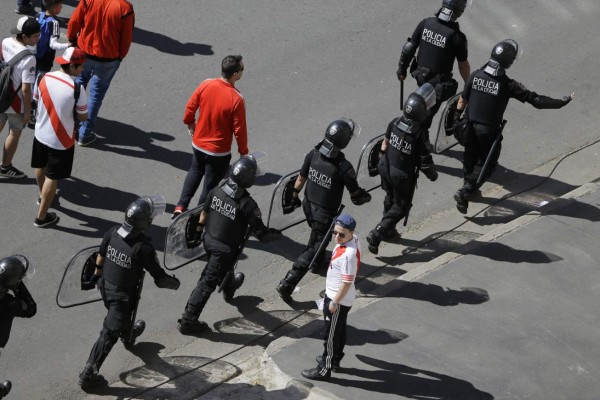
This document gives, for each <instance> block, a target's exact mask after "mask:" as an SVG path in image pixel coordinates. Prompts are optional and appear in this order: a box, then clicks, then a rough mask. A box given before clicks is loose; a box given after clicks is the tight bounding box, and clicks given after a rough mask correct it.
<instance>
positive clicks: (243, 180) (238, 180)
mask: <svg viewBox="0 0 600 400" xmlns="http://www.w3.org/2000/svg"><path fill="white" fill-rule="evenodd" d="M256 170H257V164H256V160H255V159H254V158H253V157H249V156H243V157H242V158H240V159H239V160H237V161H236V162H235V164H233V166H232V167H231V176H230V178H231V180H232V181H233V182H234V183H235V184H237V185H238V186H240V187H243V188H244V189H248V188H249V187H251V186H252V185H254V180H255V179H256Z"/></svg>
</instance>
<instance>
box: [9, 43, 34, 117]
mask: <svg viewBox="0 0 600 400" xmlns="http://www.w3.org/2000/svg"><path fill="white" fill-rule="evenodd" d="M23 50H27V47H25V45H24V44H22V43H21V42H18V41H17V40H16V39H15V38H12V37H8V38H6V39H4V40H3V41H2V59H3V60H4V62H8V61H10V60H11V59H12V58H13V57H14V56H16V55H17V54H19V53H20V52H21V51H23ZM35 64H36V61H35V56H34V55H33V54H32V55H30V56H27V57H25V58H23V59H22V60H21V61H19V62H18V63H17V65H15V67H14V68H13V73H12V78H11V81H12V84H13V89H14V90H17V89H19V91H18V93H17V96H15V98H14V99H13V102H12V104H11V106H10V108H9V109H8V110H6V112H7V113H18V114H22V113H23V112H24V111H25V108H24V105H23V91H22V90H21V84H22V83H31V87H32V89H33V83H34V82H35Z"/></svg>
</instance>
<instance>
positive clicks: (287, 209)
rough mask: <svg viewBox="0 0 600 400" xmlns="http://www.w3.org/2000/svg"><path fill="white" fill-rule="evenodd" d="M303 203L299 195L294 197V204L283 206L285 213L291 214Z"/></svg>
mask: <svg viewBox="0 0 600 400" xmlns="http://www.w3.org/2000/svg"><path fill="white" fill-rule="evenodd" d="M301 205H302V202H301V201H300V198H299V197H292V204H290V205H289V206H285V207H283V214H284V215H285V214H291V213H293V212H294V210H295V209H296V208H298V207H300V206H301Z"/></svg>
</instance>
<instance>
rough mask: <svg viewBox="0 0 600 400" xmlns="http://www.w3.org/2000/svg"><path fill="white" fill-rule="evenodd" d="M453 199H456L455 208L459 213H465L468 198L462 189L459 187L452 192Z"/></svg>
mask: <svg viewBox="0 0 600 400" xmlns="http://www.w3.org/2000/svg"><path fill="white" fill-rule="evenodd" d="M454 200H455V201H456V209H457V210H458V212H459V213H461V214H466V213H467V209H468V208H469V198H468V197H467V194H466V193H465V191H464V190H462V189H459V190H458V191H457V192H456V193H454Z"/></svg>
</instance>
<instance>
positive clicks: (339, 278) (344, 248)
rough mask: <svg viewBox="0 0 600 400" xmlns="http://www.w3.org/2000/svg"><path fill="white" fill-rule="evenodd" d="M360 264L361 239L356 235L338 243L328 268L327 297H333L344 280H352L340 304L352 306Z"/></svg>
mask: <svg viewBox="0 0 600 400" xmlns="http://www.w3.org/2000/svg"><path fill="white" fill-rule="evenodd" d="M359 266H360V241H359V240H358V237H357V236H356V235H352V239H350V240H349V241H347V242H346V243H344V244H338V245H336V246H335V247H334V249H333V252H332V254H331V262H330V263H329V268H328V269H327V280H326V283H325V285H326V287H325V293H326V294H327V297H329V298H330V299H333V298H334V297H335V295H336V294H337V292H338V290H340V287H341V285H342V282H352V286H351V287H350V290H349V291H348V293H347V294H346V297H344V298H343V299H342V300H341V301H340V304H341V305H343V306H348V307H351V306H352V304H353V303H354V298H355V297H356V289H355V288H354V279H356V274H357V273H358V267H359Z"/></svg>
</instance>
